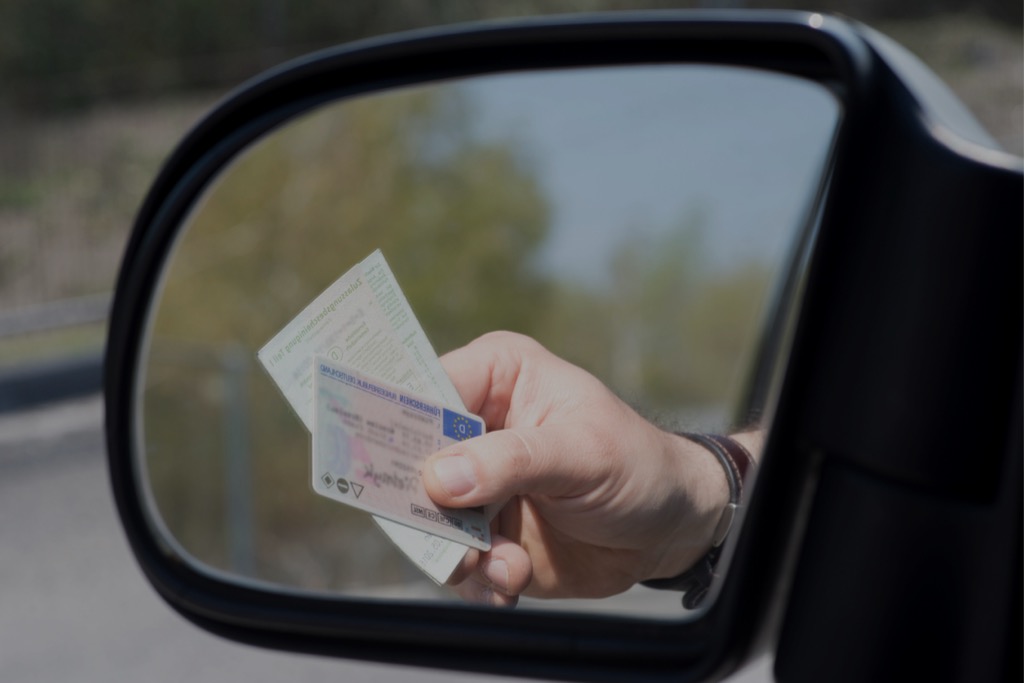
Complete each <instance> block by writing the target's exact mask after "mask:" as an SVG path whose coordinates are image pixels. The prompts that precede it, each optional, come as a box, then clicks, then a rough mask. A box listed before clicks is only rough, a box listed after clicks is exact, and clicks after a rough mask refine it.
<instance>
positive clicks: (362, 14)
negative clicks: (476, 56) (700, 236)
mask: <svg viewBox="0 0 1024 683" xmlns="http://www.w3.org/2000/svg"><path fill="white" fill-rule="evenodd" d="M698 6H699V7H769V6H771V7H793V8H803V9H818V10H830V11H837V12H840V13H844V14H846V15H849V16H852V17H854V18H857V19H860V20H863V21H866V22H868V23H871V24H873V25H876V26H878V27H879V28H881V29H882V30H883V31H885V32H886V33H889V34H891V35H893V36H894V37H895V38H896V39H897V40H899V41H901V42H904V43H905V44H906V45H908V47H910V48H911V49H912V50H913V51H914V52H916V53H917V54H918V55H919V56H921V57H922V58H923V59H924V61H925V62H927V63H928V64H930V65H931V66H932V67H933V68H935V69H936V70H937V71H938V73H939V74H940V76H942V77H943V78H944V79H946V80H947V81H948V82H949V83H950V84H951V85H952V86H953V88H954V90H955V91H956V92H957V93H958V94H959V95H960V96H961V97H962V98H964V100H965V101H966V102H967V104H968V106H969V107H970V108H971V109H972V110H973V111H974V112H975V114H976V115H978V116H979V118H980V120H981V122H982V123H983V124H984V125H985V126H986V127H988V128H989V129H990V130H991V131H992V132H993V134H994V135H995V137H996V138H997V139H998V140H1000V141H1001V142H1002V144H1003V145H1004V146H1005V147H1006V148H1007V149H1008V150H1009V151H1011V152H1013V153H1016V154H1022V153H1024V133H1022V130H1024V103H1022V99H1024V96H1022V91H1024V85H1022V83H1024V73H1022V64H1024V59H1022V35H1021V3H1013V2H1006V1H1005V0H913V1H909V2H900V3H892V2H883V1H882V0H806V1H804V0H801V1H799V2H797V1H795V0H790V1H788V2H769V1H768V0H678V1H672V0H647V1H645V0H555V1H551V2H541V0H507V1H503V0H478V1H471V0H381V1H380V2H341V3H339V2H324V1H323V0H316V1H313V2H305V3H288V2H285V0H228V1H227V2H219V3H207V2H198V1H196V0H154V1H153V2H145V3H139V2H132V1H130V0H88V1H85V2H83V1H82V0H5V2H2V3H0V82H2V83H3V84H4V87H3V88H0V310H3V309H8V308H17V307H22V306H27V305H31V304H35V303H40V302H45V301H51V300H54V299H60V298H64V297H69V296H79V295H83V294H92V293H96V292H104V291H109V290H110V289H111V287H112V285H113V279H114V274H115V272H116V267H117V263H118V260H119V258H120V254H121V248H122V246H123V244H124V240H125V236H126V234H127V232H128V230H129V228H130V225H131V220H132V215H133V213H134V211H135V209H136V207H138V205H139V204H140V203H141V201H142V195H143V193H144V191H145V188H146V186H147V185H148V183H149V182H150V180H151V179H152V178H153V176H154V175H155V173H156V170H157V168H158V167H159V164H160V162H161V160H162V159H163V158H164V157H165V156H166V155H167V153H168V152H169V150H170V148H171V146H172V145H173V144H174V143H175V141H176V140H177V139H178V138H179V137H180V136H181V135H182V134H183V133H184V132H185V130H186V129H187V128H188V126H189V125H190V124H191V123H192V122H194V121H195V120H196V119H197V118H198V117H199V116H200V115H201V113H202V112H203V111H204V110H205V109H207V108H208V107H209V106H210V104H211V103H212V102H213V101H214V100H215V99H216V98H217V97H219V96H220V95H221V94H222V93H224V92H225V91H226V90H227V89H229V88H232V87H235V86H236V85H237V84H238V83H240V82H241V81H243V80H244V79H246V78H248V77H251V76H253V75H255V74H257V73H258V72H260V71H261V70H263V69H265V68H268V67H270V66H272V65H274V64H277V63H279V62H280V61H281V60H284V59H287V58H290V57H295V56H298V55H300V54H303V53H306V52H308V51H311V50H315V49H320V48H324V47H327V46H331V45H336V44H339V43H343V42H346V41H349V40H354V39H358V38H362V37H367V36H373V35H379V34H381V33H386V32H392V31H399V30H405V29H414V28H420V27H425V26H435V25H440V24H448V23H453V22H458V21H469V20H477V19H492V18H502V17H513V16H523V15H531V14H552V13H571V12H580V11H599V10H629V9H638V8H669V7H698Z"/></svg>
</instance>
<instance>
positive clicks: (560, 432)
mask: <svg viewBox="0 0 1024 683" xmlns="http://www.w3.org/2000/svg"><path fill="white" fill-rule="evenodd" d="M441 361H442V363H443V364H444V366H445V369H446V370H447V372H448V374H449V376H450V377H451V378H452V381H453V382H454V383H455V386H456V388H457V389H458V391H459V394H460V395H461V396H462V398H463V400H464V402H465V404H466V408H467V409H468V410H470V411H471V412H474V413H476V414H478V415H479V416H480V417H482V418H483V419H484V422H485V423H486V424H487V428H488V430H489V432H488V433H487V434H486V435H484V436H480V437H477V438H474V439H470V440H468V441H465V442H461V443H457V444H453V445H452V446H449V447H448V448H446V449H444V450H442V451H440V452H438V453H436V454H434V455H433V456H431V457H430V459H429V460H428V461H427V462H426V463H425V466H424V468H423V482H424V485H425V487H426V490H427V493H428V494H429V495H430V497H431V498H432V499H433V500H434V502H435V503H437V504H438V505H442V506H447V507H456V508H459V507H473V506H479V505H486V504H490V503H500V502H503V501H506V500H507V501H508V503H507V504H506V505H505V506H504V507H503V508H502V510H501V512H500V513H499V514H498V516H497V517H495V519H494V521H493V522H492V546H491V550H490V551H488V552H480V551H477V550H473V549H470V550H469V551H468V553H467V554H466V557H465V558H464V559H463V561H462V564H461V565H460V566H459V567H458V568H457V569H456V570H455V572H454V573H453V575H452V578H451V579H450V580H449V583H451V584H453V585H454V586H455V589H456V592H458V593H459V594H460V595H461V596H462V597H463V598H464V599H467V600H470V601H474V602H484V603H488V604H495V605H514V604H515V603H516V602H517V600H518V596H519V595H520V594H523V595H528V596H533V597H547V598H555V597H591V598H594V597H605V596H609V595H614V594H616V593H620V592H622V591H624V590H626V589H628V588H629V587H630V586H632V585H634V584H635V583H637V582H639V581H642V580H646V579H651V578H663V577H669V576H675V575H677V574H680V573H681V572H682V571H684V570H685V569H687V568H688V567H689V566H691V565H692V564H693V563H695V562H696V561H697V560H698V559H700V558H701V557H702V556H703V555H704V553H706V552H707V551H708V549H709V548H710V546H711V538H712V535H713V533H714V529H715V525H716V524H717V522H718V520H719V517H720V515H721V512H722V509H723V508H724V506H725V505H726V504H727V503H728V501H729V489H728V484H727V481H726V478H725V474H724V472H723V470H722V467H721V465H720V464H719V463H718V461H717V460H716V459H715V457H714V456H713V455H712V454H711V453H709V452H707V451H706V450H704V449H703V448H702V447H700V446H698V445H696V444H694V443H692V442H690V441H688V440H686V439H683V438H682V437H678V436H676V435H673V434H670V433H667V432H664V431H661V430H660V429H658V428H656V427H655V426H654V425H652V424H650V423H649V422H647V421H646V420H645V419H643V418H642V417H641V416H640V415H638V414H637V413H636V412H635V411H634V410H632V409H631V408H630V407H629V406H627V405H626V404H625V403H624V402H622V401H621V400H620V399H619V398H617V397H616V396H615V395H614V394H613V393H612V392H611V391H610V390H609V389H608V388H607V387H605V386H604V385H603V384H602V383H601V382H600V381H599V380H598V379H597V378H595V377H594V376H592V375H590V374H589V373H587V372H586V371H584V370H582V369H581V368H578V367H576V366H574V365H572V364H570V363H568V362H566V361H564V360H562V359H561V358H558V357H557V356H555V355H554V354H552V353H550V352H549V351H547V350H546V349H545V348H544V347H543V346H541V345H540V344H539V343H537V342H536V341H534V340H532V339H530V338H529V337H524V336H522V335H518V334H513V333H509V332H495V333H490V334H487V335H484V336H483V337H480V338H479V339H477V340H475V341H473V342H471V343H470V344H469V345H467V346H465V347H463V348H461V349H457V350H455V351H453V352H451V353H449V354H447V355H445V356H444V358H442V359H441Z"/></svg>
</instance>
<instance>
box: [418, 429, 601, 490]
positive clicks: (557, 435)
mask: <svg viewBox="0 0 1024 683" xmlns="http://www.w3.org/2000/svg"><path fill="white" fill-rule="evenodd" d="M586 441H587V439H586V438H584V439H581V438H580V436H579V430H578V429H576V430H567V429H563V428H555V427H538V428H532V429H514V428H513V429H502V430H499V431H496V432H491V433H489V434H485V435H483V436H478V437H476V438H473V439H469V440H467V441H463V442H461V443H457V444H453V445H451V446H449V447H448V448H446V449H444V450H442V451H438V452H437V453H435V454H434V455H432V456H430V458H428V459H427V461H426V462H425V463H424V467H423V485H424V487H425V489H426V491H427V494H428V495H429V496H430V498H431V500H433V501H434V502H435V503H437V504H438V505H442V506H445V507H473V506H477V505H487V504H490V503H503V502H505V501H506V500H508V499H509V498H511V497H512V496H515V495H520V494H534V495H549V496H575V495H579V494H582V493H585V492H586V491H588V490H590V489H591V488H592V487H593V482H595V481H598V480H599V474H600V472H601V466H602V463H603V462H605V460H604V459H603V458H600V457H595V454H594V453H593V452H588V449H587V448H586V445H585V442H586Z"/></svg>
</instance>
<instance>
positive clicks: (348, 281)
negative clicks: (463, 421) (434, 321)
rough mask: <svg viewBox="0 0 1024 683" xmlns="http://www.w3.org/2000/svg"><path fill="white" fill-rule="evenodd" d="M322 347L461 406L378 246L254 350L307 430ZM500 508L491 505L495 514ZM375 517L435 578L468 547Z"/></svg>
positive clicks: (448, 571) (381, 375)
mask: <svg viewBox="0 0 1024 683" xmlns="http://www.w3.org/2000/svg"><path fill="white" fill-rule="evenodd" d="M317 354H323V355H326V356H329V357H331V358H332V359H333V360H335V361H340V362H343V363H345V364H346V365H349V366H351V367H354V368H356V369H358V370H360V371H361V372H364V373H367V374H371V375H374V376H376V377H379V378H382V379H386V380H388V381H390V382H393V383H395V384H401V385H403V386H406V387H407V388H409V389H410V390H413V391H417V392H420V393H421V394H426V395H428V396H430V397H432V398H434V399H437V400H439V401H442V402H444V403H446V404H448V405H449V406H451V407H454V408H457V409H459V410H464V406H463V405H462V400H461V399H460V397H459V393H458V392H457V391H456V390H455V387H454V386H453V385H452V383H451V381H450V380H449V379H448V375H446V374H445V372H444V369H443V368H442V367H441V363H440V361H439V360H438V359H437V355H436V354H435V353H434V349H433V347H432V346H431V345H430V341H429V340H428V339H427V335H426V333H425V332H424V331H423V328H422V327H421V326H420V324H419V321H418V320H417V319H416V315H415V314H414V313H413V310H412V307H411V306H409V302H408V300H407V299H406V298H405V294H404V293H403V292H402V289H401V287H399V285H398V281H397V280H396V279H395V276H394V273H392V272H391V268H390V266H388V263H387V260H386V259H385V258H384V255H383V254H382V253H381V251H380V249H377V250H376V251H374V252H373V253H372V254H370V255H369V256H367V257H366V258H365V259H363V260H362V261H361V262H359V263H357V264H356V265H354V266H353V267H352V268H351V269H350V270H349V271H348V272H346V273H345V274H344V275H342V276H341V277H340V278H338V279H337V280H336V281H335V282H334V283H333V284H332V285H331V286H330V287H328V288H327V289H326V290H324V291H323V292H322V293H321V294H320V295H319V296H318V297H317V298H316V299H314V300H313V301H312V302H310V303H309V305H308V306H306V308H305V309H303V310H302V311H301V312H300V313H299V314H298V315H297V316H295V318H294V319H293V320H292V321H291V322H290V323H288V324H287V325H286V326H285V327H284V328H283V329H282V330H281V331H280V332H278V333H277V334H276V335H275V336H274V338H273V339H271V340H270V341H269V342H267V344H266V345H265V346H264V347H263V348H262V349H260V351H259V353H258V354H257V355H258V356H259V359H260V362H261V363H262V364H263V367H264V368H266V370H267V372H268V373H269V374H270V376H271V377H272V378H273V380H274V383H275V384H277V386H278V388H279V389H280V390H281V392H282V394H283V395H284V397H285V398H286V399H287V401H288V403H289V404H290V405H291V406H292V408H293V409H294V410H295V412H296V414H297V415H298V416H299V418H300V419H301V420H302V423H303V424H304V425H306V428H307V429H309V430H310V431H312V428H313V357H314V356H315V355H317ZM499 508H500V506H498V505H495V506H493V508H490V507H489V508H488V512H489V513H490V514H491V515H492V516H493V515H494V514H496V513H497V510H498V509H499ZM373 520H374V522H376V523H377V525H378V526H379V527H380V528H381V530H382V531H384V533H385V534H387V536H388V538H389V539H391V540H392V541H393V542H394V543H395V545H396V546H398V548H399V549H401V550H402V552H403V553H405V554H406V556H407V557H408V558H409V559H410V560H412V561H413V562H414V563H415V564H416V566H417V567H419V568H420V569H422V570H423V571H424V572H425V573H426V574H427V576H429V577H430V578H431V579H433V580H434V581H435V582H436V583H439V584H442V583H445V581H447V579H448V577H449V576H451V573H452V572H453V571H454V570H455V567H456V566H458V564H459V562H460V561H461V560H462V557H463V555H465V553H466V547H465V546H463V545H460V544H457V543H453V542H452V541H449V540H448V539H439V538H436V537H434V536H431V535H430V534H428V533H424V532H423V531H419V530H417V529H413V528H411V527H407V526H404V525H402V524H398V523H396V522H392V521H390V520H388V519H384V518H380V517H374V518H373Z"/></svg>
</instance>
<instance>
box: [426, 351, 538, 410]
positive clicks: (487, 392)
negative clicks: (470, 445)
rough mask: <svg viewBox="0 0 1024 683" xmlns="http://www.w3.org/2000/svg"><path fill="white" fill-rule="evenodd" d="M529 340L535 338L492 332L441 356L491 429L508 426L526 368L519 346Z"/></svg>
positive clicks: (464, 398)
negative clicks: (520, 374) (513, 396)
mask: <svg viewBox="0 0 1024 683" xmlns="http://www.w3.org/2000/svg"><path fill="white" fill-rule="evenodd" d="M527 341H532V340H529V338H528V337H523V336H522V335H518V334H514V333H511V332H490V333H488V334H485V335H483V336H482V337H478V338H477V339H474V340H473V341H471V342H470V343H469V344H467V345H466V346H463V347H462V348H459V349H455V350H454V351H450V352H449V353H446V354H445V355H444V356H442V357H441V365H443V366H444V369H445V372H447V373H448V376H449V377H450V378H451V380H452V383H453V384H454V385H455V388H456V389H457V390H458V392H459V396H461V397H462V401H463V403H465V404H466V409H467V410H468V411H469V412H471V413H475V414H477V415H479V416H480V417H482V418H483V419H484V422H485V423H486V424H487V428H488V429H489V430H494V429H501V428H502V427H504V426H505V420H506V416H507V415H508V411H509V407H510V405H511V402H512V394H513V391H514V389H515V386H516V381H517V380H518V378H519V373H520V370H521V369H522V356H521V354H520V353H519V349H520V347H521V346H522V345H523V344H525V343H527ZM534 343H536V342H534Z"/></svg>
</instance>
